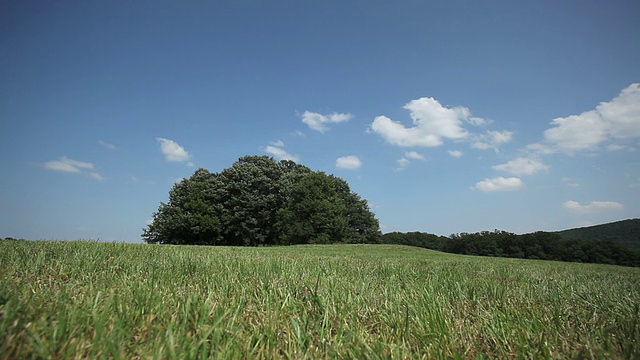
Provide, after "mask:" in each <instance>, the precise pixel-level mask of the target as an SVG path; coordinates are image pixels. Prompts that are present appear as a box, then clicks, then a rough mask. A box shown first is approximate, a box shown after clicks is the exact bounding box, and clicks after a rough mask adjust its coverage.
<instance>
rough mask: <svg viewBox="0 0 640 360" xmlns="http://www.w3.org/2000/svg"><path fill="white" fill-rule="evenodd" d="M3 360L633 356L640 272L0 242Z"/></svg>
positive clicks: (385, 255)
mask: <svg viewBox="0 0 640 360" xmlns="http://www.w3.org/2000/svg"><path fill="white" fill-rule="evenodd" d="M0 269H1V271H2V275H1V277H0V358H1V359H14V358H96V357H97V358H100V357H102V358H122V359H132V358H145V359H146V358H194V359H195V358H209V357H215V358H296V359H297V358H357V359H361V358H372V359H376V358H394V359H404V358H423V357H424V358H451V357H453V358H474V357H489V358H514V357H524V358H585V357H586V358H589V357H595V358H602V357H609V358H638V357H639V356H640V351H639V347H638V341H640V323H639V317H640V309H639V304H640V269H636V268H624V267H615V266H605V265H587V264H570V263H558V262H544V261H526V260H515V259H503V258H482V257H467V256H458V255H450V254H444V253H439V252H434V251H429V250H424V249H418V248H411V247H402V246H386V245H322V246H309V245H307V246H292V247H271V248H232V247H186V246H182V247H181V246H153V245H135V244H119V243H96V242H39V241H38V242H36V241H33V242H32V241H6V240H5V241H0Z"/></svg>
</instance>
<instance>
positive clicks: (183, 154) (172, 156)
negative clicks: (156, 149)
mask: <svg viewBox="0 0 640 360" xmlns="http://www.w3.org/2000/svg"><path fill="white" fill-rule="evenodd" d="M156 140H157V141H158V142H159V143H160V149H161V150H162V153H163V154H164V158H165V159H166V160H167V161H177V162H186V161H188V160H189V158H190V157H191V155H189V153H188V152H187V151H186V150H185V149H184V148H183V147H182V146H180V145H179V144H178V143H177V142H175V141H173V140H169V139H165V138H156ZM189 164H190V165H189ZM187 165H189V166H193V163H191V162H189V163H188V164H187Z"/></svg>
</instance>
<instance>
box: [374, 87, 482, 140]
mask: <svg viewBox="0 0 640 360" xmlns="http://www.w3.org/2000/svg"><path fill="white" fill-rule="evenodd" d="M403 108H404V109H407V110H409V114H410V117H411V120H412V121H413V125H414V126H413V127H406V126H405V125H403V124H402V123H400V122H398V121H394V120H392V119H390V118H388V117H386V116H384V115H383V116H378V117H376V118H375V119H374V120H373V123H371V130H373V131H374V132H376V133H378V134H379V135H380V136H382V137H383V138H384V139H385V140H386V141H387V142H388V143H390V144H393V145H398V146H423V147H434V146H439V145H442V143H443V140H442V139H443V138H445V139H452V140H458V139H464V138H466V137H467V136H468V135H469V132H468V131H467V130H466V129H464V128H463V127H462V124H463V122H464V121H467V122H472V123H479V122H480V121H479V118H471V113H470V111H469V109H467V108H465V107H461V106H459V107H454V108H447V107H444V106H442V105H441V104H440V103H439V102H438V100H436V99H434V98H431V97H423V98H420V99H415V100H411V101H410V102H409V103H408V104H406V105H405V106H404V107H403Z"/></svg>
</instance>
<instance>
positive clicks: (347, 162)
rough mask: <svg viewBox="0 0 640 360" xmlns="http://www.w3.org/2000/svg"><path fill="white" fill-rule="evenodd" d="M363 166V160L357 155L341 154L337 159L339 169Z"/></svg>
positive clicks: (352, 168)
mask: <svg viewBox="0 0 640 360" xmlns="http://www.w3.org/2000/svg"><path fill="white" fill-rule="evenodd" d="M361 166H362V161H360V159H359V158H358V157H357V156H355V155H348V156H341V157H339V158H338V159H336V167H337V168H338V169H348V170H355V169H359V168H360V167H361Z"/></svg>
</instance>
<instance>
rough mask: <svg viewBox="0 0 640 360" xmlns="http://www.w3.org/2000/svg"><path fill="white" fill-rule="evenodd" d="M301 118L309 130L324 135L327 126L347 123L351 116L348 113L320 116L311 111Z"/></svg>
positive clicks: (327, 128)
mask: <svg viewBox="0 0 640 360" xmlns="http://www.w3.org/2000/svg"><path fill="white" fill-rule="evenodd" d="M301 117H302V122H303V123H305V124H307V125H308V126H309V127H310V128H311V129H313V130H315V131H319V132H321V133H324V132H326V131H328V130H329V127H328V126H327V124H331V123H339V122H343V121H349V120H351V119H352V118H353V115H351V114H349V113H333V114H329V115H322V114H319V113H315V112H311V111H305V112H304V113H303V114H302V116H301Z"/></svg>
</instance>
